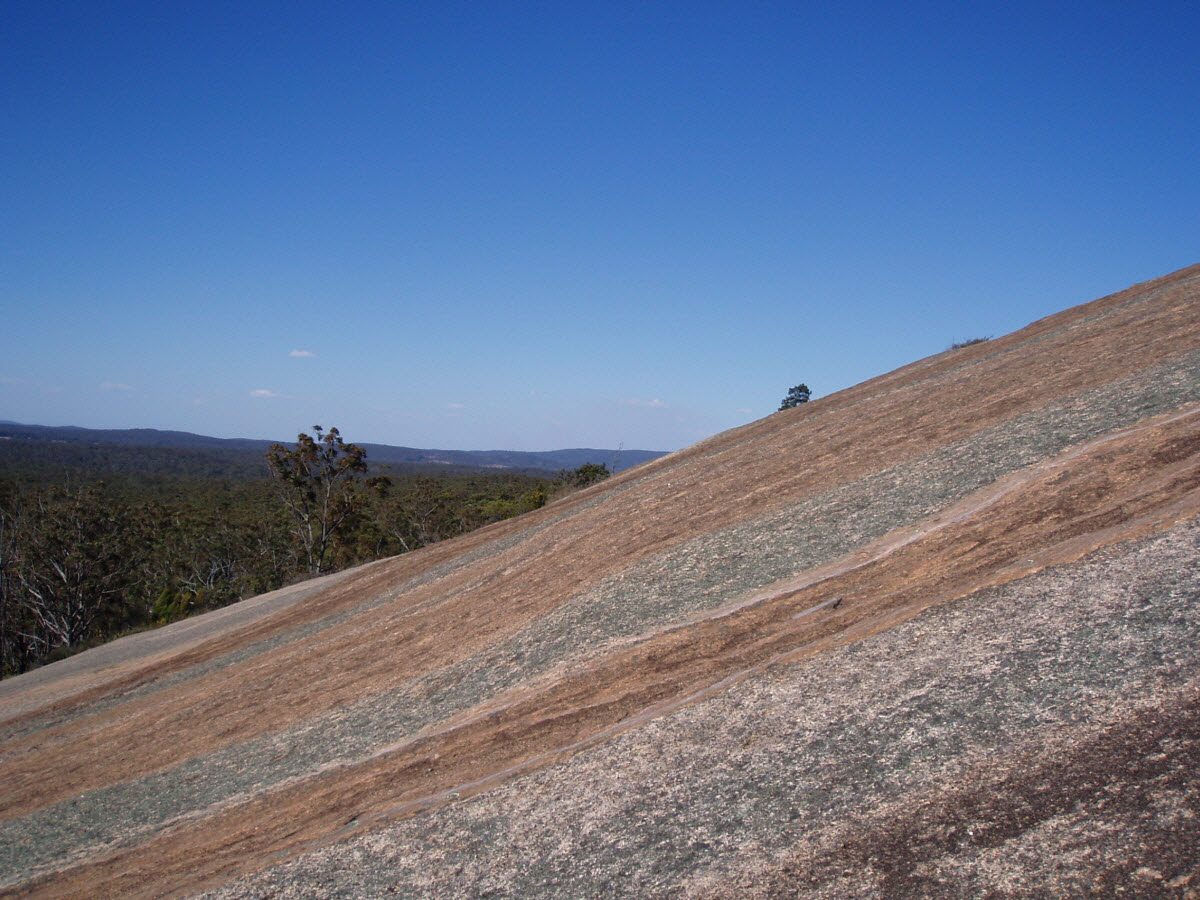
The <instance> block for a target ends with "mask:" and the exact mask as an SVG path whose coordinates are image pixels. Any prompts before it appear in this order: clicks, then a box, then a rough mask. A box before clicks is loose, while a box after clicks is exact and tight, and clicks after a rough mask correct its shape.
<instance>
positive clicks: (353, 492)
mask: <svg viewBox="0 0 1200 900" xmlns="http://www.w3.org/2000/svg"><path fill="white" fill-rule="evenodd" d="M366 458H367V452H366V451H365V450H364V449H363V448H362V447H359V446H357V445H355V444H347V443H345V442H344V441H343V440H342V436H341V435H340V434H339V433H338V430H337V429H336V428H330V429H329V431H328V433H326V432H324V431H322V429H321V426H320V425H314V426H313V434H312V435H307V434H300V435H299V436H298V439H297V442H296V448H295V449H294V450H289V449H288V448H287V447H284V446H283V445H282V444H272V445H271V447H270V449H269V450H267V465H268V466H269V467H270V469H271V474H272V475H273V476H274V477H275V479H276V481H278V482H279V496H280V498H281V499H282V500H283V502H284V504H285V505H286V506H287V508H288V510H289V511H290V512H291V514H292V518H293V519H295V521H296V527H295V529H294V531H293V533H294V534H295V535H296V537H297V538H299V540H300V543H301V545H302V546H303V547H304V554H305V556H306V558H307V562H308V571H309V572H311V573H312V574H314V575H319V574H321V573H322V572H324V571H326V570H325V559H326V556H327V555H328V553H329V549H330V546H331V544H332V541H333V537H334V535H335V534H336V533H337V531H338V529H339V528H340V527H341V526H342V525H344V524H345V523H346V522H347V520H349V519H350V517H351V516H353V515H354V514H355V513H356V512H357V511H358V509H359V506H360V505H361V496H360V491H359V481H358V480H357V479H355V477H354V476H355V475H360V474H362V473H364V472H366V471H367V463H366Z"/></svg>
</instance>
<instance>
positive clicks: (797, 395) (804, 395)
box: [779, 384, 812, 410]
mask: <svg viewBox="0 0 1200 900" xmlns="http://www.w3.org/2000/svg"><path fill="white" fill-rule="evenodd" d="M811 397H812V391H810V390H809V389H808V385H807V384H798V385H796V386H795V387H794V388H792V389H791V390H790V391H788V392H787V396H786V397H784V398H783V402H782V403H780V404H779V409H780V410H785V409H791V408H792V407H794V406H799V405H800V404H801V403H807V402H808V401H809V399H810V398H811Z"/></svg>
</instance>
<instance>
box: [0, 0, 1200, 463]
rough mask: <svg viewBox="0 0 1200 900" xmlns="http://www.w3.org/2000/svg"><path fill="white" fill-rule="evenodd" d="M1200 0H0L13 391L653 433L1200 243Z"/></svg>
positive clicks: (236, 430) (101, 418) (2, 288)
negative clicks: (982, 0) (979, 0)
mask: <svg viewBox="0 0 1200 900" xmlns="http://www.w3.org/2000/svg"><path fill="white" fill-rule="evenodd" d="M1197 39H1200V4H1196V3H1195V2H1186V3H1185V2H1179V3H1155V2H1147V3H1141V4H1104V3H1095V4H1081V3H1070V4H1053V3H1050V4H1047V3H1044V2H1043V3H1036V4H1035V3H1004V4H989V5H979V4H964V3H960V2H954V3H920V2H918V3H911V2H906V3H854V2H848V3H837V4H824V3H822V4H815V3H788V4H783V3H746V2H739V3H691V4H677V3H654V2H640V3H627V4H626V3H595V4H591V3H579V2H573V3H521V2H512V3H494V4H491V3H462V4H460V3H454V2H436V3H432V2H431V3H424V4H409V3H354V2H348V3H339V4H334V3H305V2H299V3H247V2H237V3H233V2H230V3H225V2H205V3H172V2H162V0H160V2H154V3H122V2H111V3H108V2H106V3H94V2H87V3H55V2H46V3H8V4H4V5H3V7H0V117H2V118H0V121H2V125H0V127H2V129H3V140H2V141H0V197H2V198H3V199H2V200H0V209H3V213H4V214H3V215H2V216H0V351H2V352H0V419H12V420H16V421H21V422H31V423H37V424H48V425H66V424H72V425H82V426H88V427H102V428H123V427H150V428H165V429H180V430H186V431H194V432H199V433H204V434H211V435H217V436H221V437H257V438H270V439H274V440H286V439H294V435H295V434H296V433H297V432H298V431H300V430H304V429H307V428H308V427H309V426H311V425H313V424H321V425H323V426H325V427H326V428H328V427H330V426H333V425H336V426H338V427H339V428H340V429H341V431H342V433H343V435H345V436H346V437H347V439H349V440H354V441H362V442H380V443H393V444H404V445H409V446H419V447H430V448H433V447H436V448H447V449H500V448H503V449H522V450H542V449H554V448H561V447H575V446H597V447H616V446H617V445H618V444H623V445H624V446H625V447H627V448H642V449H661V450H670V449H676V448H678V447H682V446H686V445H688V444H691V443H693V442H695V441H697V440H699V439H701V438H704V437H706V436H708V435H710V434H713V433H716V432H718V431H722V430H724V429H727V428H730V427H733V426H736V425H740V424H743V423H745V422H748V421H751V420H753V419H756V418H760V417H762V416H764V415H767V414H769V413H770V412H772V411H773V410H774V409H775V408H776V407H777V406H778V403H779V401H780V399H781V398H782V397H783V395H784V394H785V393H786V392H787V389H788V388H789V387H791V386H792V385H793V384H796V383H798V382H801V381H803V382H806V383H807V384H808V385H809V386H810V387H811V388H812V389H813V392H814V395H816V396H821V395H823V394H828V393H832V392H834V391H836V390H839V389H841V388H844V387H848V386H850V385H852V384H855V383H858V382H860V381H862V380H864V379H866V378H869V377H871V376H874V375H877V374H880V373H883V372H886V371H890V370H891V369H893V368H895V367H897V366H899V365H902V364H904V363H906V362H910V361H912V360H915V359H919V358H921V357H924V356H927V355H929V354H931V353H936V352H939V351H941V350H943V349H945V348H946V347H947V346H949V345H950V344H951V343H952V342H953V341H956V340H963V339H967V338H972V337H977V336H986V335H993V336H994V335H999V334H1003V333H1006V332H1009V331H1012V330H1014V329H1016V328H1019V327H1021V326H1022V325H1025V324H1027V323H1028V322H1030V321H1033V320H1035V319H1038V318H1040V317H1042V316H1045V315H1048V314H1050V313H1053V312H1056V311H1058V310H1060V309H1063V308H1065V307H1068V306H1072V305H1074V304H1076V303H1080V302H1084V301H1087V300H1091V299H1094V298H1096V297H1099V296H1103V295H1105V294H1108V293H1111V292H1113V291H1116V290H1120V289H1122V288H1125V287H1127V286H1129V285H1131V284H1134V283H1136V282H1139V281H1144V280H1147V279H1149V278H1153V277H1156V276H1158V275H1163V274H1167V273H1168V272H1171V271H1174V270H1175V269H1178V268H1182V267H1183V266H1186V265H1191V264H1193V263H1195V262H1200V252H1198V251H1200V248H1198V243H1197V236H1198V229H1197V225H1196V222H1197V210H1200V175H1198V173H1200V165H1198V160H1200V125H1198V124H1197V123H1200V64H1198V62H1197V60H1198V59H1200V56H1198V55H1197V53H1196V46H1197Z"/></svg>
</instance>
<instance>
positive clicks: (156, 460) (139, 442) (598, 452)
mask: <svg viewBox="0 0 1200 900" xmlns="http://www.w3.org/2000/svg"><path fill="white" fill-rule="evenodd" d="M348 437H349V438H350V440H351V441H353V442H354V443H359V444H361V446H363V447H364V448H366V451H367V460H368V462H369V463H371V464H372V465H376V466H384V465H386V466H389V467H390V468H392V469H394V470H398V471H406V470H407V471H411V470H414V469H435V470H439V471H445V470H447V469H455V470H462V469H493V470H494V469H505V470H510V471H515V472H541V473H546V472H549V473H557V472H558V471H559V470H561V469H576V468H578V467H579V466H581V465H583V464H584V463H589V462H590V463H596V464H600V463H603V464H605V465H607V466H608V467H609V469H611V470H613V471H617V472H619V471H622V470H624V469H628V468H631V467H632V466H636V465H638V464H640V463H643V462H646V461H648V460H651V459H656V458H657V457H659V456H663V455H664V454H663V452H661V451H653V450H620V451H618V450H603V449H594V448H572V449H566V450H548V451H544V452H527V451H519V450H423V449H418V448H415V447H396V446H391V445H388V444H367V443H362V442H361V441H354V439H353V436H352V435H351V436H348ZM9 442H12V444H10V446H9V448H8V449H7V450H6V449H5V444H6V443H9ZM24 442H52V443H54V444H56V445H57V449H56V450H55V451H54V453H53V455H54V456H55V457H59V456H62V457H64V458H65V460H66V461H69V462H71V463H72V464H75V465H88V464H89V463H96V462H97V461H102V460H103V459H105V458H106V457H107V456H110V455H111V453H108V454H106V453H105V452H104V449H103V448H112V447H137V448H154V449H168V450H176V451H189V452H194V451H204V452H205V453H206V454H207V456H206V457H204V460H205V465H206V466H207V467H212V466H216V467H217V468H220V469H229V468H230V467H232V469H233V470H234V471H236V472H238V473H240V474H245V475H250V476H251V477H253V476H256V475H260V474H265V472H264V470H263V467H262V455H263V454H264V453H265V452H266V450H267V448H268V447H270V446H271V444H272V443H274V442H273V441H263V440H251V439H248V438H216V437H208V436H206V435H201V434H192V433H190V432H186V431H159V430H157V429H153V428H129V429H112V430H106V429H94V428H78V427H75V426H47V425H24V424H19V423H16V422H0V459H3V458H5V457H9V458H11V457H13V456H14V455H17V454H16V453H15V452H14V450H15V447H14V445H15V444H18V443H24ZM281 443H284V444H290V443H291V440H283V441H281ZM22 449H23V450H25V451H29V450H32V449H33V448H32V447H30V446H26V447H24V448H22ZM20 455H25V454H24V453H22V454H20ZM122 458H124V457H122ZM166 459H167V457H163V456H160V455H155V454H151V455H150V456H148V457H147V459H146V461H145V465H149V466H157V465H159V464H160V463H163V462H164V461H165V460H166ZM125 463H126V465H127V464H128V460H126V461H125ZM101 467H103V465H102V466H101ZM139 468H142V467H141V466H139ZM223 474H228V473H227V472H223Z"/></svg>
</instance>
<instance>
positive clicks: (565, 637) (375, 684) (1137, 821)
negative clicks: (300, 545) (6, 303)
mask: <svg viewBox="0 0 1200 900" xmlns="http://www.w3.org/2000/svg"><path fill="white" fill-rule="evenodd" d="M1198 488H1200V267H1194V268H1192V269H1187V270H1184V271H1181V272H1178V273H1176V274H1174V275H1171V276H1168V277H1166V278H1163V279H1160V280H1158V281H1154V282H1150V283H1147V284H1142V285H1138V286H1136V287H1133V288H1130V289H1129V290H1127V291H1123V292H1121V293H1119V294H1115V295H1113V296H1111V297H1106V298H1104V299H1101V300H1097V301H1095V302H1093V303H1089V304H1086V305H1083V306H1079V307H1076V308H1073V309H1070V310H1067V311H1066V312H1063V313H1061V314H1059V315H1056V316H1052V317H1050V318H1048V319H1044V320H1042V321H1039V322H1036V323H1034V324H1032V325H1030V326H1029V327H1027V328H1025V329H1024V330H1022V331H1019V332H1017V333H1015V334H1012V335H1009V336H1007V337H1003V338H1000V339H998V340H993V341H988V342H986V343H982V344H976V345H972V346H969V347H966V348H962V349H957V350H952V351H947V352H946V353H943V354H941V355H938V356H935V357H931V358H929V359H925V360H921V361H920V362H917V363H914V364H912V365H909V366H907V367H905V368H903V369H900V370H898V371H896V372H894V373H892V374H890V375H886V376H884V377H882V378H877V379H874V380H873V381H870V382H867V383H864V384H862V385H859V386H858V387H855V388H852V389H850V390H847V391H843V392H841V393H838V394H835V395H833V396H830V397H825V398H822V399H820V400H817V401H814V402H812V403H809V404H807V405H806V406H801V407H799V408H797V409H795V410H791V411H788V412H784V413H779V414H777V415H774V416H771V417H769V418H767V419H764V420H762V421H759V422H755V423H753V424H751V425H748V426H746V427H744V428H740V429H736V430H734V431H731V432H728V433H725V434H721V435H718V436H716V437H714V438H712V439H710V440H707V441H705V442H703V443H701V444H698V445H696V446H694V447H691V448H689V449H687V450H684V451H681V452H679V453H675V454H672V455H670V456H668V457H664V458H662V459H660V460H657V461H655V462H651V463H648V464H646V465H643V466H640V467H638V468H636V469H632V470H630V471H628V472H624V473H621V475H619V476H616V477H614V478H612V479H610V480H609V481H606V482H604V483H602V484H600V485H597V486H595V487H593V488H590V489H588V490H586V491H583V492H580V493H578V494H575V495H573V496H571V497H569V498H567V499H565V500H563V501H560V502H558V503H555V504H553V505H551V506H549V507H546V508H545V509H542V510H539V511H537V512H535V513H532V514H529V515H526V516H523V517H521V518H520V519H516V520H511V521H509V522H505V523H502V524H499V525H495V526H492V527H489V528H487V529H484V530H482V531H479V532H475V533H473V534H470V535H467V536H465V537H463V538H461V539H458V540H454V541H449V542H446V543H443V544H439V545H435V546H431V547H427V548H425V549H423V550H420V551H418V552H415V553H412V554H408V555H406V556H402V557H398V558H396V559H391V560H386V561H383V562H379V563H376V564H374V565H370V566H366V567H363V568H360V569H357V570H354V571H351V572H348V573H341V574H339V575H336V576H332V577H330V578H326V579H322V580H318V581H312V582H308V583H306V584H303V585H299V586H296V587H293V588H289V589H286V590H284V591H279V592H276V593H274V594H270V595H266V596H263V597H259V598H257V599H254V600H250V601H247V602H244V603H241V604H238V605H237V606H235V607H230V608H228V609H226V610H222V611H220V612H217V613H212V614H209V615H206V616H202V617H199V618H197V619H194V620H190V621H186V622H182V623H179V624H177V625H174V626H170V627H168V628H164V629H161V630H159V631H155V632H152V633H147V634H143V635H139V636H136V637H132V638H128V639H125V640H121V641H118V642H116V643H114V644H112V645H109V646H106V647H103V648H100V649H98V650H94V651H91V652H88V653H85V654H82V655H80V656H78V657H75V658H73V659H70V660H66V661H64V662H61V663H57V664H55V665H52V666H48V667H46V668H45V669H42V670H38V671H35V672H32V673H29V674H27V675H25V676H21V677H19V678H16V679H11V680H9V681H7V682H4V683H0V740H2V742H3V743H2V744H0V750H2V755H0V896H22V897H24V896H28V897H87V898H91V897H118V896H120V897H183V896H197V895H203V896H206V897H211V898H223V900H232V898H251V897H254V898H258V897H297V898H299V897H387V896H397V895H398V896H403V897H421V898H453V897H463V898H466V897H485V896H486V897H511V898H539V897H543V898H549V897H571V898H577V897H580V898H581V897H615V896H630V897H696V898H699V897H705V898H742V897H829V898H834V897H847V896H855V897H888V898H894V897H962V896H972V897H985V896H990V897H1031V896H1045V897H1050V896H1085V895H1095V896H1108V895H1115V894H1121V895H1123V896H1134V897H1136V896H1146V897H1198V896H1200V775H1198V774H1197V773H1198V772H1200V652H1198V649H1197V648H1198V646H1200V641H1198V639H1200V518H1198V516H1200V489H1198Z"/></svg>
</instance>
